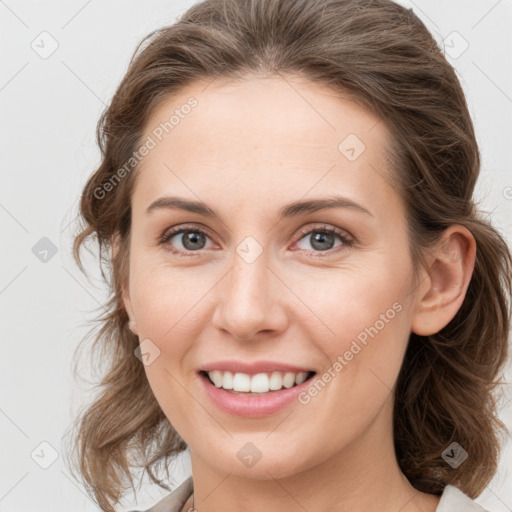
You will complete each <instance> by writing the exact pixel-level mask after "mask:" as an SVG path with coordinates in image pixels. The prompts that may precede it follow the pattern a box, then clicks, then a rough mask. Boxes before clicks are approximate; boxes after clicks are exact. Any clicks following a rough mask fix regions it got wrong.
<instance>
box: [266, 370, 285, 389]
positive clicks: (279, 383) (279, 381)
mask: <svg viewBox="0 0 512 512" xmlns="http://www.w3.org/2000/svg"><path fill="white" fill-rule="evenodd" d="M282 387H283V376H282V374H281V373H280V372H274V373H272V375H271V376H270V381H269V388H270V389H271V390H272V391H277V390H278V389H281V388H282Z"/></svg>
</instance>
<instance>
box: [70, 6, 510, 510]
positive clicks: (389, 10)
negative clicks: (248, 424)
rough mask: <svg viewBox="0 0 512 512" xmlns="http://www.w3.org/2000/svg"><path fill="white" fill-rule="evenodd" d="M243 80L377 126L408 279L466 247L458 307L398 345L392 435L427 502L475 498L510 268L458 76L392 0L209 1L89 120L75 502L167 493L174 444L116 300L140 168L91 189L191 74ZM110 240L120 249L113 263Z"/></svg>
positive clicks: (503, 345)
mask: <svg viewBox="0 0 512 512" xmlns="http://www.w3.org/2000/svg"><path fill="white" fill-rule="evenodd" d="M253 73H259V74H268V75H272V74H276V73H288V74H290V75H296V76H301V77H303V78H305V79H308V80H310V81H312V82H315V83H318V84H322V85H324V86H327V87H330V88H332V90H336V91H341V92H343V93H345V94H346V93H349V94H350V95H351V96H352V97H354V98H355V99H356V101H358V102H359V103H360V104H361V105H363V106H364V107H365V108H367V109H369V110H370V111H372V112H373V113H375V114H377V115H378V116H379V117H380V119H382V120H383V122H385V124H386V126H387V128H388V129H389V131H390V133H391V135H392V140H393V142H392V145H393V147H392V148H391V149H392V154H393V155H394V156H395V158H394V168H395V171H396V172H395V178H396V180H397V182H398V184H399V185H398V190H399V192H400V194H401V196H402V198H403V200H404V203H405V205H406V208H407V214H408V226H409V230H410V234H409V237H410V247H411V255H412V257H413V262H414V264H415V269H416V270H417V269H418V268H419V265H420V264H422V263H423V259H422V257H423V256H424V254H425V250H428V249H429V248H430V247H432V245H433V244H435V243H436V242H437V241H438V240H439V236H440V234H441V233H442V231H443V230H444V229H445V228H447V227H448V226H449V225H451V224H461V225H463V226H465V227H467V228H468V229H469V230H470V231H471V233H472V234H473V236H474V237H475V239H476V243H477V254H476V263H475V268H474V273H473V276H472V279H471V282H470V284H469V289H468V291H467V294H466V296H465V299H464V302H463V304H462V306H461V308H460V310H459V311H458V312H457V314H456V315H455V317H454V318H453V320H452V321H451V322H450V323H449V324H448V325H447V326H446V327H445V328H443V329H442V330H441V331H440V332H438V333H437V334H434V335H432V336H425V337H422V336H418V335H415V334H413V333H412V334H411V336H410V340H409V344H408V348H407V351H406V354H405V358H404V361H403V365H402V368H401V371H400V374H399V377H398V382H397V388H396V395H395V410H394V432H395V448H396V455H397V459H398V462H399V464H400V467H401V469H402V471H403V473H404V474H405V475H406V477H407V478H408V479H409V481H410V482H411V484H412V485H413V486H414V487H416V488H417V489H418V490H420V491H423V492H428V493H432V494H440V493H441V492H442V490H443V489H444V487H445V485H446V484H448V483H450V484H453V485H456V486H458V487H459V488H460V489H461V490H463V491H464V492H466V493H467V494H468V495H469V496H470V497H473V498H474V497H476V496H478V494H480V492H481V491H482V490H483V489H484V487H485V486H486V485H487V484H488V482H489V481H490V479H491V478H492V476H493V475H494V473H495V472H496V468H497V459H498V454H499V449H500V444H499V434H500V433H501V431H502V429H503V427H504V426H503V423H502V422H501V421H500V420H499V418H498V416H497V410H496V409H497V398H496V396H495V394H494V393H493V390H495V388H496V386H497V385H498V384H499V383H500V380H499V379H500V378H501V371H502V369H503V365H504V363H505V361H506V357H507V337H508V331H509V322H510V293H511V269H512V260H511V255H510V252H509V249H508V247H507V245H506V243H505V241H504V239H503V237H502V236H501V235H500V234H499V233H498V232H497V231H496V230H495V229H494V228H493V227H492V226H491V224H490V223H489V222H488V221H487V220H485V219H484V218H483V217H482V216H481V214H480V213H479V212H478V210H477V209H476V206H475V204H474V201H473V199H472V196H473V189H474V186H475V183H476V180H477V177H478V173H479V168H480V158H479V151H478V146H477V142H476V139H475V133H474V129H473V124H472V121H471V118H470V115H469V112H468V108H467V105H466V101H465V98H464V94H463V90H462V88H461V85H460V83H459V80H458V79H457V76H456V74H455V72H454V70H453V68H452V67H451V65H450V64H449V63H448V62H447V60H446V59H445V57H444V55H443V53H442V51H441V49H440V48H439V47H438V45H437V44H436V42H435V40H434V39H433V37H432V35H431V34H430V33H429V32H428V30H427V29H426V27H425V26H424V25H423V23H422V22H421V21H420V20H419V19H418V18H417V17H416V16H415V14H414V13H413V12H412V10H410V9H406V8H404V7H401V6H399V5H397V4H395V3H393V2H391V1H390V0H206V1H203V2H201V3H198V4H195V5H193V6H192V7H191V8H190V9H189V10H188V11H186V12H185V13H184V14H183V15H182V16H181V17H180V19H179V20H178V21H177V22H176V23H175V24H173V25H171V26H169V27H164V28H161V29H159V30H155V31H154V32H152V33H150V34H149V35H148V36H147V37H146V38H144V39H143V40H142V41H141V43H140V44H139V46H138V47H137V49H136V50H135V52H134V55H133V57H132V60H131V62H130V65H129V69H128V71H127V73H126V75H125V76H124V78H123V80H122V82H121V84H120V85H119V87H118V89H117V91H116V93H115V95H114V97H113V99H112V101H111V103H110V105H109V106H108V107H107V109H106V110H105V111H104V113H103V114H102V116H101V119H100V120H99V123H98V127H97V139H98V144H99V146H100V148H101V157H102V161H101V164H100V166H99V168H98V169H97V170H96V172H95V173H94V174H93V175H92V176H91V177H90V178H89V180H88V182H87V184H86V186H85V188H84V190H83V193H82V197H81V201H80V214H81V221H82V225H81V226H80V231H79V232H78V234H77V235H76V237H75V240H74V247H73V249H74V256H75V259H76V261H77V263H78V265H79V267H80V268H81V269H82V271H83V266H82V262H81V258H80V249H81V247H82V245H83V244H84V242H85V241H86V239H88V238H89V237H90V236H91V235H94V237H95V238H96V242H97V243H98V247H99V259H100V267H101V269H102V275H103V277H104V279H105V281H106V283H107V284H108V286H109V290H110V293H111V295H110V299H109V301H108V303H107V305H106V307H107V309H106V312H105V314H104V315H102V316H100V317H99V318H97V322H98V324H99V326H100V328H99V330H98V331H97V332H96V333H95V339H94V344H93V351H92V353H95V352H99V353H98V355H99V359H98V361H101V364H102V365H105V366H104V367H105V370H104V376H103V378H102V380H101V383H100V385H99V386H100V391H99V393H98V395H97V397H96V398H95V400H94V401H93V403H92V404H91V405H90V406H89V407H88V408H87V409H86V410H85V411H84V412H83V413H82V414H81V416H80V418H79V420H80V421H79V422H78V421H77V423H76V425H75V426H76V427H77V428H78V430H77V433H76V435H75V438H74V439H73V442H74V443H75V444H76V447H75V448H74V454H73V455H74V456H75V458H76V461H75V462H74V464H75V466H76V467H78V468H79V471H80V473H81V475H82V477H83V480H84V481H85V483H86V487H87V489H88V492H90V493H91V491H92V493H93V494H94V496H95V499H96V501H97V502H98V504H99V505H100V507H101V508H102V510H104V511H113V510H114V508H113V505H115V504H116V503H117V502H118V500H119V498H120V497H121V495H122V493H123V492H124V490H126V488H127V483H128V482H130V483H131V485H132V487H133V479H132V476H131V470H130V468H134V467H139V468H142V469H143V471H147V474H148V475H149V476H150V478H151V479H152V480H153V481H154V482H156V483H158V485H160V486H162V487H163V488H165V489H168V490H170V489H169V487H167V486H166V484H165V483H164V482H162V481H161V480H160V479H159V478H157V477H156V476H155V473H154V470H155V469H157V468H158V466H159V465H160V464H163V466H164V468H165V469H166V472H167V477H168V476H169V475H168V470H167V463H168V461H169V460H170V458H172V457H173V456H174V455H176V454H177V453H179V452H180V451H183V450H184V449H185V448H186V444H185V443H184V441H183V440H182V439H181V437H180V436H179V435H178V433H177V432H176V431H175V430H174V429H173V427H172V426H171V425H170V423H169V421H168V420H167V418H166V417H165V415H164V413H163V412H162V410H161V408H160V407H159V405H158V403H157V401H156V399H155V397H154V395H153V393H152V391H151V389H150V386H149V384H148V381H147V378H146V375H145V372H144V367H143V365H142V364H141V362H140V361H139V359H138V358H137V357H135V356H134V350H135V348H136V347H137V346H138V338H137V337H136V336H135V335H133V334H132V332H131V331H130V330H129V328H128V316H127V313H126V311H125V309H124V306H123V302H122V295H121V285H122V283H124V282H125V281H126V279H127V276H128V262H129V243H130V222H131V218H130V215H131V210H130V199H131V193H132V190H133V186H134V180H135V177H136V176H137V174H136V171H137V167H136V168H135V170H134V171H133V172H131V173H128V175H127V176H126V177H124V178H123V179H122V180H120V181H119V184H117V186H115V187H113V189H112V190H111V191H109V192H108V194H105V197H98V195H99V194H98V193H97V191H98V190H100V189H101V188H102V187H103V186H104V184H105V183H106V182H108V181H109V180H112V178H113V176H114V174H115V173H116V171H118V170H119V169H120V168H121V167H122V166H123V165H124V164H125V162H127V161H128V160H129V158H130V157H131V156H132V154H133V152H134V150H135V149H137V147H138V146H139V143H140V140H141V137H142V134H143V130H144V128H145V123H146V121H147V119H148V117H149V115H150V114H151V112H152V111H153V110H154V109H155V107H156V106H157V105H158V104H159V102H161V101H162V100H163V99H165V98H167V97H168V96H169V95H170V94H172V93H174V92H176V91H178V90H181V89H183V88H184V87H186V86H187V85H188V84H192V83H193V82H196V81H198V80H206V79H214V78H227V79H243V78H244V77H246V76H249V75H250V74H253ZM102 190H104V188H103V189H102ZM114 237H119V241H120V247H119V251H118V253H117V254H116V255H115V257H111V249H112V241H113V239H114ZM105 251H106V253H105ZM103 267H106V268H108V270H109V271H110V270H111V271H112V273H111V274H110V275H109V276H106V275H105V272H104V271H103ZM93 330H94V329H93ZM91 333H92V331H91ZM453 441H456V442H457V443H459V444H460V445H461V446H462V447H463V448H464V449H465V450H466V451H467V452H468V454H469V457H468V459H467V460H466V461H465V462H464V463H463V464H462V465H460V466H459V467H458V468H457V469H452V467H450V466H449V465H448V464H447V463H446V462H445V461H444V460H443V458H442V457H441V455H442V452H443V450H444V449H445V448H446V447H447V446H449V445H450V443H452V442H453Z"/></svg>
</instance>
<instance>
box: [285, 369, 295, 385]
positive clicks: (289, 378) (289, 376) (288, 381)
mask: <svg viewBox="0 0 512 512" xmlns="http://www.w3.org/2000/svg"><path fill="white" fill-rule="evenodd" d="M294 384H295V373H290V372H287V373H285V374H284V377H283V386H284V387H285V388H291V387H292V386H293V385H294Z"/></svg>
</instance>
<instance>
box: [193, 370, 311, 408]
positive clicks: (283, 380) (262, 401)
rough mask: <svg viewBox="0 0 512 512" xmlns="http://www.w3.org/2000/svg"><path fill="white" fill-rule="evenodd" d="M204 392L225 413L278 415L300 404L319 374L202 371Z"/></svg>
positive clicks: (199, 373) (200, 374)
mask: <svg viewBox="0 0 512 512" xmlns="http://www.w3.org/2000/svg"><path fill="white" fill-rule="evenodd" d="M198 375H199V378H200V381H201V383H202V385H203V389H204V390H205V392H206V395H207V397H208V398H209V400H211V402H212V403H213V404H214V405H215V406H216V407H217V408H218V409H220V410H221V411H222V412H224V413H228V414H230V415H234V416H240V417H243V418H261V417H265V416H268V415H271V414H274V413H276V412H278V411H280V410H282V409H284V408H286V407H287V406H289V405H291V404H293V403H294V402H296V401H297V397H298V395H299V393H300V392H301V391H302V390H303V389H304V388H305V387H307V386H308V385H309V384H310V381H311V379H312V378H313V376H314V375H316V372H314V371H310V372H297V373H295V372H279V371H274V372H271V373H270V372H268V373H267V372H263V373H257V374H254V375H250V374H248V373H242V372H229V371H220V370H212V371H200V372H198Z"/></svg>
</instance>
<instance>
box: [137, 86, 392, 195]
mask: <svg viewBox="0 0 512 512" xmlns="http://www.w3.org/2000/svg"><path fill="white" fill-rule="evenodd" d="M191 99H192V100H191ZM190 105H194V106H192V107H191V106H190ZM147 137H151V139H152V140H153V141H154V142H155V145H154V148H153V149H151V151H149V154H148V155H147V156H145V157H144V159H143V161H142V163H141V165H140V169H139V172H140V176H138V180H137V187H136V194H135V195H137V196H139V197H140V198H141V199H142V198H143V199H144V200H145V202H147V201H150V200H151V199H154V198H155V197H156V196H157V195H161V193H162V192H171V191H173V192H176V191H180V192H182V193H183V194H184V195H186V196H190V197H191V198H192V197H193V195H194V194H196V195H199V196H202V195H204V194H207V195H208V196H209V197H212V196H215V194H217V195H219V199H221V198H222V196H223V195H224V194H231V197H232V198H233V197H235V195H238V196H243V195H244V194H248V195H249V196H250V197H253V198H255V199H257V200H258V199H263V198H268V197H269V195H271V196H275V195H276V190H282V191H283V194H286V196H287V197H288V198H289V197H290V196H293V198H294V199H297V198H298V197H302V196H304V195H305V194H306V193H308V190H312V189H314V191H315V192H318V193H321V192H322V191H323V192H325V191H330V192H332V187H336V188H338V189H339V191H340V192H342V191H347V192H349V193H355V192H356V189H357V188H359V189H361V187H362V186H364V188H365V189H366V190H365V191H361V190H360V191H359V193H361V192H364V193H366V195H370V194H372V193H374V194H375V193H377V192H378V191H377V189H379V187H380V188H381V189H382V187H386V183H385V180H383V179H382V178H383V177H384V176H385V174H386V173H387V172H388V169H387V168H388V162H387V156H386V146H387V143H388V137H389V134H388V131H387V129H386V127H385V125H384V123H382V122H380V121H379V119H378V118H377V117H376V116H375V115H373V114H372V113H370V112H368V111H367V110H365V109H363V108H362V107H360V106H359V105H357V104H356V103H355V102H353V101H351V99H350V98H349V96H348V95H343V93H341V92H334V91H332V90H331V89H328V88H325V87H323V86H320V85H318V84H313V83H311V82H308V81H305V80H297V79H295V78H291V77H281V76H276V77H272V78H258V77H254V78H248V79H246V80H243V81H236V82H234V81H223V82H218V81H213V82H211V81H210V82H201V83H195V84H192V85H190V86H188V87H186V88H184V89H182V90H181V91H180V92H179V93H177V94H174V95H172V96H169V97H168V98H166V99H165V100H164V101H162V102H161V103H160V105H159V106H158V107H157V108H156V109H155V110H154V111H153V113H152V115H151V116H150V118H149V120H148V122H147V123H146V126H145V130H144V135H143V140H146V139H147ZM384 192H385V193H387V194H389V193H390V192H392V191H390V190H387V191H383V190H380V195H381V196H382V194H383V193H384ZM297 196H298V197H297ZM360 197H361V196H360ZM195 199H197V197H195ZM283 200H284V198H283ZM375 200H376V198H375V196H374V198H373V201H374V202H375ZM240 201H242V199H240Z"/></svg>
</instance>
